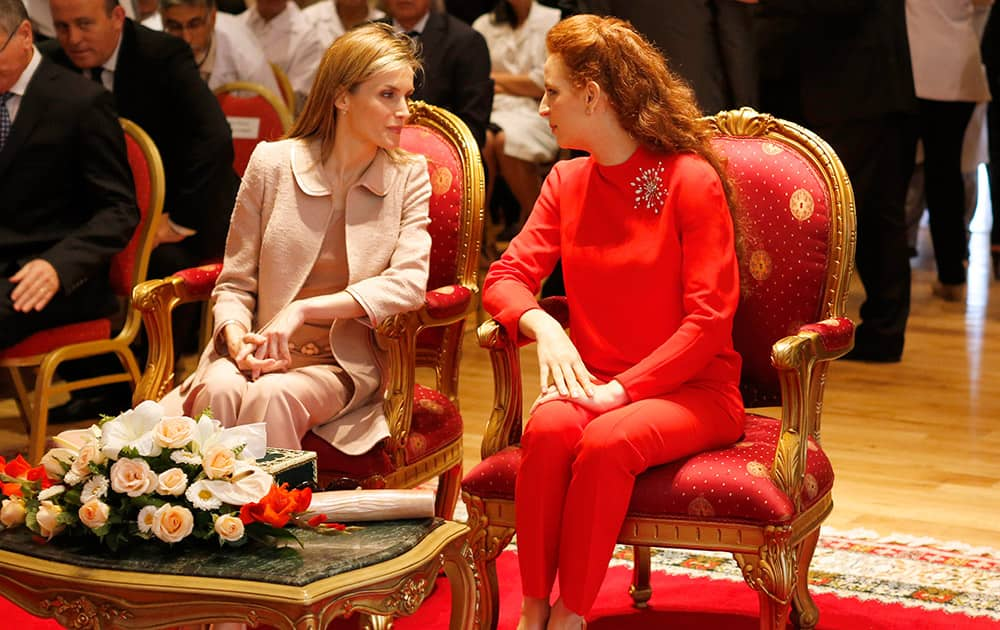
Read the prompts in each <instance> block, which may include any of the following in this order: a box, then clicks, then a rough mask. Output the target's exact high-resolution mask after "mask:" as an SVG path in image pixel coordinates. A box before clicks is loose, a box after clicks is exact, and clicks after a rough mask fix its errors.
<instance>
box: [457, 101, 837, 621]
mask: <svg viewBox="0 0 1000 630" xmlns="http://www.w3.org/2000/svg"><path fill="white" fill-rule="evenodd" d="M709 121H710V122H711V124H712V125H713V126H714V129H715V130H716V132H717V138H716V139H715V141H714V142H715V145H716V148H717V149H718V150H719V151H720V152H721V153H722V155H723V156H724V157H725V158H726V160H727V169H728V173H729V174H730V176H731V178H732V180H733V183H734V185H735V186H736V189H737V191H738V196H739V200H740V204H741V206H740V208H738V209H737V213H736V217H737V226H738V231H739V234H740V236H741V239H742V244H743V247H742V250H743V251H742V252H741V257H740V271H741V280H742V287H743V294H742V297H741V302H740V306H739V310H738V312H737V315H736V322H735V326H734V331H733V335H734V340H735V345H736V349H737V351H739V352H740V354H741V355H742V356H743V372H742V378H741V389H742V392H743V398H744V401H745V403H746V406H747V408H748V409H751V411H748V412H747V417H746V430H745V433H744V435H743V438H742V439H741V440H740V441H739V442H738V443H736V444H734V445H732V446H730V447H727V448H722V449H718V450H713V451H707V452H704V453H700V454H697V455H694V456H692V457H688V458H686V459H682V460H679V461H675V462H672V463H669V464H665V465H663V466H658V467H654V468H651V469H650V470H648V471H646V472H645V473H643V474H642V475H640V476H639V477H638V479H637V481H636V485H635V488H634V490H633V493H632V499H631V503H630V505H629V511H628V515H627V517H626V520H625V524H624V526H623V527H622V529H621V532H620V533H619V537H618V542H619V543H621V544H626V545H633V546H634V550H635V575H634V579H633V585H632V588H631V594H632V597H633V599H634V601H635V605H636V606H637V607H643V606H645V604H646V602H647V601H648V599H649V597H650V596H651V589H650V582H649V570H650V547H683V548H688V549H706V550H713V551H729V552H732V553H733V555H734V557H735V558H736V561H737V563H738V564H739V565H740V567H741V569H742V571H743V575H744V578H745V580H746V582H747V584H748V585H749V586H750V587H751V588H753V589H754V590H756V591H757V592H758V594H759V599H760V610H761V614H760V627H761V628H765V629H774V628H784V627H785V623H786V620H787V618H788V614H789V608H790V607H792V608H794V613H793V614H794V621H795V622H796V624H797V625H798V626H799V627H803V628H812V627H814V626H815V625H816V622H817V620H818V618H819V611H818V609H817V608H816V606H815V604H814V603H813V601H812V599H811V598H810V596H809V592H808V589H807V581H806V575H807V572H808V568H809V562H810V560H811V558H812V553H813V550H814V549H815V546H816V541H817V540H818V538H819V526H820V524H821V523H822V521H823V519H824V518H826V516H827V515H828V514H829V513H830V510H831V509H832V507H833V502H832V498H831V489H832V486H833V469H832V467H831V465H830V460H829V459H828V458H827V456H826V454H825V453H824V452H823V449H822V447H821V446H820V412H821V410H822V400H823V387H824V384H825V382H826V373H827V368H828V366H829V363H830V361H832V360H833V359H835V358H837V357H839V356H841V355H843V354H845V353H846V352H847V351H848V350H850V349H851V347H852V346H853V343H854V325H853V323H852V322H851V320H849V319H847V318H845V317H844V310H845V307H846V303H847V293H848V287H849V285H850V275H851V265H852V263H853V259H854V243H855V235H854V199H853V193H852V192H851V187H850V183H849V181H848V179H847V174H846V172H845V171H844V169H843V166H842V165H841V164H840V161H839V160H838V159H837V156H836V155H834V153H833V151H832V150H831V149H830V147H829V146H828V145H827V144H826V143H825V142H823V141H822V140H821V139H820V138H818V137H817V136H816V135H814V134H812V133H810V132H809V131H807V130H805V129H803V128H801V127H799V126H797V125H794V124H792V123H788V122H785V121H781V120H777V119H775V118H773V117H771V116H768V115H766V114H758V113H757V112H755V111H753V110H751V109H748V108H744V109H742V110H739V111H731V112H722V113H720V114H718V115H717V116H715V117H714V118H711V119H709ZM609 295H610V294H609ZM543 306H544V307H545V308H546V309H547V310H549V312H551V313H552V314H553V315H554V316H556V317H557V319H559V320H560V321H563V322H568V321H569V318H568V313H567V311H566V304H565V301H564V300H554V301H553V300H549V301H545V302H543ZM479 342H480V345H482V346H483V347H484V348H487V349H488V350H489V352H490V357H491V359H492V363H493V369H494V376H495V383H496V391H495V397H494V412H493V415H492V416H491V417H490V419H489V422H488V424H487V428H486V432H485V435H484V437H483V443H482V458H483V461H482V462H481V463H480V464H479V465H477V466H476V467H475V468H473V469H472V470H471V471H470V472H469V473H468V475H467V476H466V477H465V479H464V481H463V483H462V496H463V498H464V500H465V501H466V504H467V507H468V510H469V525H470V527H472V529H473V533H472V543H471V544H472V547H473V553H474V557H475V559H476V562H477V564H478V566H479V572H480V574H481V575H482V576H484V579H486V580H487V582H488V590H489V591H490V596H489V597H487V598H486V600H487V601H486V602H484V605H483V606H482V609H481V613H482V616H481V619H480V622H481V626H482V627H484V628H485V627H493V628H495V627H496V623H497V611H498V608H497V603H498V602H497V589H496V564H495V561H496V558H497V556H498V555H499V553H500V552H501V551H502V550H503V548H504V547H505V546H506V545H507V543H508V542H509V541H510V539H511V537H512V535H513V533H514V481H515V477H516V474H517V469H518V466H519V465H520V447H519V446H518V442H519V440H520V436H521V414H522V411H521V408H522V391H521V378H520V367H519V362H518V361H519V358H518V349H517V348H516V346H515V345H514V344H513V343H512V342H511V340H510V339H509V338H507V336H506V334H505V332H504V330H503V328H502V327H500V326H499V325H498V324H497V323H495V322H493V321H488V322H486V323H484V324H483V325H482V326H480V328H479ZM775 405H781V415H780V417H770V416H768V415H765V414H764V413H755V412H754V411H752V408H754V407H766V406H775Z"/></svg>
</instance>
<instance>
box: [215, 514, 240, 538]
mask: <svg viewBox="0 0 1000 630" xmlns="http://www.w3.org/2000/svg"><path fill="white" fill-rule="evenodd" d="M215 533H216V534H218V535H219V538H221V539H222V540H225V541H228V542H236V541H237V540H240V539H241V538H243V521H242V520H240V518H239V517H238V516H233V515H232V514H223V515H222V516H219V517H217V518H216V519H215Z"/></svg>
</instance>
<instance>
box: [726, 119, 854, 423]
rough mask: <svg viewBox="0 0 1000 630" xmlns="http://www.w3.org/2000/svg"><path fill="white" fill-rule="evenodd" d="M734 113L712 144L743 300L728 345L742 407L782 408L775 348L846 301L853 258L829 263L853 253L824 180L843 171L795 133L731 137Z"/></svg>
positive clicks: (839, 182)
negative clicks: (724, 181) (723, 178)
mask: <svg viewBox="0 0 1000 630" xmlns="http://www.w3.org/2000/svg"><path fill="white" fill-rule="evenodd" d="M744 111H746V110H744ZM739 113H740V112H729V113H728V114H733V116H731V117H729V118H725V117H723V118H716V119H715V122H716V124H717V125H719V126H721V127H722V128H721V129H720V130H721V131H722V132H723V133H724V134H726V135H722V136H720V137H718V138H717V139H716V140H715V141H714V143H715V147H716V149H717V150H718V151H719V152H720V153H721V154H722V155H723V156H724V157H725V159H726V161H727V172H728V173H729V176H730V178H731V180H732V182H733V184H734V186H735V188H736V192H737V198H738V200H739V207H738V208H737V211H736V226H737V231H738V235H739V238H740V239H741V244H742V248H741V249H742V251H741V252H740V276H741V285H742V299H741V301H740V306H739V310H738V311H737V314H736V321H735V325H734V330H733V335H734V341H735V346H736V350H737V351H738V352H739V353H740V354H741V355H742V357H743V374H742V379H741V389H742V392H743V398H744V402H745V404H746V405H747V406H748V407H756V406H770V405H777V404H780V403H781V394H780V391H781V390H780V386H779V383H778V375H777V372H776V371H775V369H774V368H773V367H772V365H771V348H772V346H773V345H774V342H775V341H777V340H779V339H781V338H782V337H785V336H787V335H792V334H795V333H796V332H798V330H799V327H800V326H802V325H803V324H805V323H808V322H818V321H820V320H823V319H826V318H828V317H830V316H831V314H832V313H833V306H834V303H835V302H836V301H839V300H841V299H843V297H844V296H845V295H846V293H845V291H844V288H845V287H844V282H843V280H844V279H845V278H847V277H848V274H849V272H850V270H849V268H845V267H847V266H849V265H850V261H851V260H853V255H851V256H847V257H843V256H834V255H833V254H834V252H835V251H836V250H835V249H834V248H840V247H849V248H850V252H848V253H853V241H852V242H850V243H845V240H846V237H845V234H847V232H846V230H847V228H848V222H850V221H852V219H851V213H849V212H848V208H847V207H846V206H847V205H848V203H849V202H847V201H846V198H847V197H849V191H846V192H847V193H848V194H847V195H845V190H844V187H845V184H844V183H843V182H846V181H847V180H846V176H845V177H843V178H839V177H832V176H831V175H830V173H831V171H832V170H834V169H842V167H841V166H840V165H839V164H832V163H826V158H825V155H826V154H824V153H823V152H822V151H820V150H818V149H817V147H816V146H815V144H814V143H813V142H812V141H811V140H810V137H809V136H808V135H807V134H805V133H802V130H801V128H799V127H797V126H796V125H794V124H791V123H788V122H783V125H784V127H785V131H784V133H783V134H781V135H778V134H769V133H768V129H766V128H752V129H739V128H738V127H739V125H740V124H741V123H742V122H743V121H742V120H741V119H740V117H739V116H738V115H737V114H739ZM758 120H759V119H758ZM727 125H729V126H730V128H728V129H727V128H726V126H727ZM850 234H853V230H851V231H850ZM845 259H846V261H847V262H846V263H841V262H840V261H843V260H845Z"/></svg>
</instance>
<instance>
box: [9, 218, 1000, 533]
mask: <svg viewBox="0 0 1000 630" xmlns="http://www.w3.org/2000/svg"><path fill="white" fill-rule="evenodd" d="M926 240H927V239H926V233H925V234H924V235H923V237H922V242H921V248H922V250H923V251H925V252H928V251H929V250H930V247H929V244H928V243H927V242H926ZM972 251H973V256H972V261H971V265H970V273H969V293H968V299H967V302H966V303H965V304H953V303H945V302H942V301H941V300H939V299H937V298H934V297H932V296H931V291H930V283H931V281H932V280H933V277H934V274H933V272H932V271H931V269H933V261H931V260H929V259H928V258H927V257H926V254H925V256H924V257H922V258H919V259H915V261H914V277H913V303H912V312H911V316H910V322H909V330H908V332H907V346H906V351H905V353H904V357H903V361H902V362H901V363H898V364H889V365H878V364H865V363H857V362H847V361H839V362H837V363H835V364H834V365H833V367H832V369H831V371H830V376H829V383H828V386H827V391H826V396H825V404H824V414H823V443H824V447H825V448H826V449H827V451H828V452H829V454H830V457H831V459H832V460H833V464H834V470H835V472H836V479H837V480H836V485H835V487H834V502H835V508H834V512H833V514H832V515H831V516H830V518H829V519H828V521H827V523H828V524H829V525H832V526H834V527H836V528H838V529H851V528H857V527H861V528H867V529H871V530H874V531H876V532H879V533H882V534H889V533H894V532H899V533H905V534H911V535H918V536H930V537H933V538H937V539H940V540H960V541H963V542H966V543H969V544H974V545H987V546H992V547H1000V285H997V284H994V283H991V280H990V277H989V270H988V265H989V260H988V259H989V255H988V238H987V235H986V234H984V233H977V234H975V235H974V247H973V249H972ZM860 299H861V289H860V286H856V287H855V289H854V291H853V293H852V300H851V311H850V314H851V315H852V316H856V315H857V308H858V305H859V303H860ZM523 356H524V364H525V375H526V388H525V389H526V392H533V391H537V389H536V388H537V385H536V383H537V367H536V362H535V358H534V354H533V351H532V350H531V349H530V348H529V349H527V350H525V352H524V353H523ZM461 372H462V374H461V392H460V401H461V406H462V412H463V417H464V419H465V423H466V435H465V454H466V456H465V464H466V469H468V468H471V467H472V466H473V465H474V464H475V463H477V462H478V461H479V445H480V441H481V439H482V432H483V429H484V427H485V422H486V417H487V414H488V412H489V409H490V407H491V404H492V392H493V384H492V374H491V372H490V365H489V361H488V358H487V355H486V352H485V351H484V350H481V349H480V348H479V347H478V346H477V345H476V342H475V335H474V333H473V331H472V330H471V329H470V332H469V334H467V335H466V342H465V348H464V354H463V357H462V368H461ZM84 424H86V423H84ZM62 428H66V427H58V428H57V429H56V430H61V429H62ZM26 446H27V441H26V439H25V437H24V434H23V428H22V426H21V422H20V420H19V419H18V418H17V415H16V408H15V406H14V404H13V401H11V400H0V452H10V451H12V450H24V449H25V448H26Z"/></svg>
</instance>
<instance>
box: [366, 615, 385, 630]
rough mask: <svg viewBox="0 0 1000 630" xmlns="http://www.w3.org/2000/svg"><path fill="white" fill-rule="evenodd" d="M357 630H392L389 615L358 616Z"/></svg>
mask: <svg viewBox="0 0 1000 630" xmlns="http://www.w3.org/2000/svg"><path fill="white" fill-rule="evenodd" d="M358 628H359V630H392V616H391V615H369V614H362V615H359V616H358Z"/></svg>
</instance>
